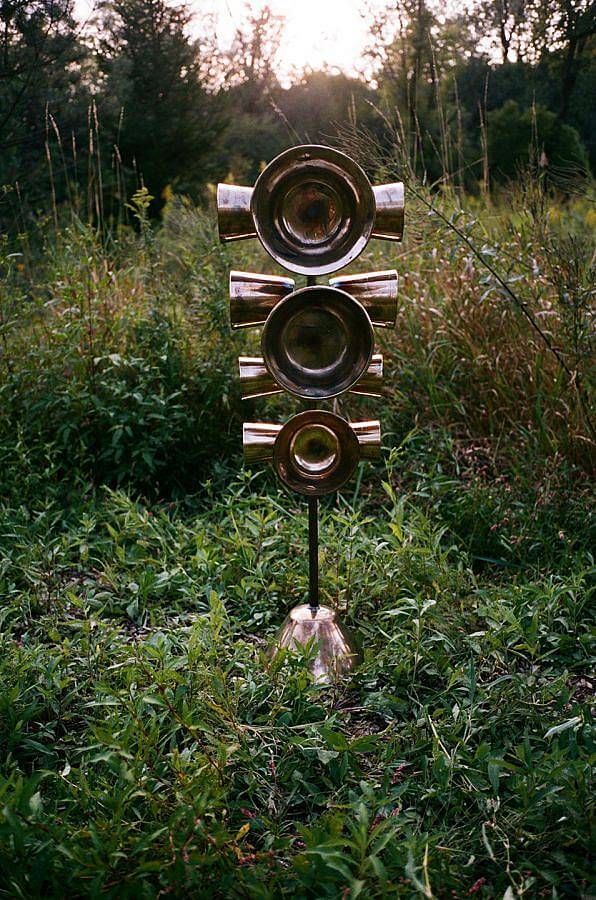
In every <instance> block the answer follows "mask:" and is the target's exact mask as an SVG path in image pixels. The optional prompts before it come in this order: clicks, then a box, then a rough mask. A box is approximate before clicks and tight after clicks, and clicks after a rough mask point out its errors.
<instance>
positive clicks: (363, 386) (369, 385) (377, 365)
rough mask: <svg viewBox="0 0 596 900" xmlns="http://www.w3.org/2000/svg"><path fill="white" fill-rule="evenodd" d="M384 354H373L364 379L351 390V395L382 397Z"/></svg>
mask: <svg viewBox="0 0 596 900" xmlns="http://www.w3.org/2000/svg"><path fill="white" fill-rule="evenodd" d="M382 385H383V354H382V353H373V355H372V359H371V361H370V363H369V365H368V368H367V370H366V372H365V373H364V375H363V376H362V378H360V379H358V381H357V382H356V384H355V385H354V386H353V387H351V388H350V393H351V394H362V395H363V396H364V397H380V396H381V395H382V393H383V391H382Z"/></svg>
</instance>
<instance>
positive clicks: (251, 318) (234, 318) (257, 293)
mask: <svg viewBox="0 0 596 900" xmlns="http://www.w3.org/2000/svg"><path fill="white" fill-rule="evenodd" d="M293 290H294V279H293V278H288V277H287V276H285V275H284V276H280V275H261V274H258V273H256V272H230V322H231V325H232V328H249V327H251V326H253V325H263V324H264V323H265V320H266V319H267V316H268V315H269V313H270V312H271V310H272V309H273V307H274V306H275V305H276V304H277V303H279V301H280V300H283V298H284V297H287V295H288V294H291V293H292V291H293Z"/></svg>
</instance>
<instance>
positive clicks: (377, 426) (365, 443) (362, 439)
mask: <svg viewBox="0 0 596 900" xmlns="http://www.w3.org/2000/svg"><path fill="white" fill-rule="evenodd" d="M350 425H351V427H352V429H353V430H354V433H355V435H356V437H357V438H358V443H359V444H360V459H378V458H379V457H380V455H381V423H380V422H379V420H378V419H371V420H370V421H368V422H350Z"/></svg>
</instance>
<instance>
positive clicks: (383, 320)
mask: <svg viewBox="0 0 596 900" xmlns="http://www.w3.org/2000/svg"><path fill="white" fill-rule="evenodd" d="M397 284H398V282H397V272H396V271H395V269H390V270H389V271H386V272H366V273H365V274H363V275H338V276H337V277H336V278H330V279H329V286H330V287H335V288H339V290H341V291H346V293H348V294H350V296H352V297H354V298H355V299H356V300H358V302H359V303H362V305H363V307H364V308H365V310H366V311H367V313H368V315H369V318H370V320H371V322H372V323H373V325H377V326H380V327H381V328H393V327H394V326H395V320H396V318H397Z"/></svg>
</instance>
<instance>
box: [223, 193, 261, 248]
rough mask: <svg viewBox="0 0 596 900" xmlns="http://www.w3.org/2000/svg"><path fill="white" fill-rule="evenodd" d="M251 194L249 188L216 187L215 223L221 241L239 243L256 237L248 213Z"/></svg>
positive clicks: (249, 213)
mask: <svg viewBox="0 0 596 900" xmlns="http://www.w3.org/2000/svg"><path fill="white" fill-rule="evenodd" d="M252 194H253V188H251V187H240V186H239V185H237V184H218V185H217V221H218V225H219V238H220V240H221V241H241V240H243V239H244V238H251V237H255V236H256V231H255V226H254V222H253V217H252V213H251V211H250V201H251V197H252Z"/></svg>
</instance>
